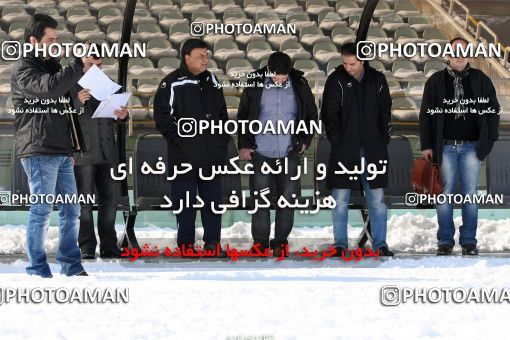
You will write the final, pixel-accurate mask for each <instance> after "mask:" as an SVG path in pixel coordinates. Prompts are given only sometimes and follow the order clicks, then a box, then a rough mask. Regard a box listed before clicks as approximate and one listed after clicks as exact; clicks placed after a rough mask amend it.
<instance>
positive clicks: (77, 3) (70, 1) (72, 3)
mask: <svg viewBox="0 0 510 340" xmlns="http://www.w3.org/2000/svg"><path fill="white" fill-rule="evenodd" d="M71 7H75V8H76V7H83V8H85V9H90V6H89V4H88V3H87V2H85V1H84V0H57V8H58V9H59V10H60V11H61V12H66V11H67V10H68V9H69V8H71Z"/></svg>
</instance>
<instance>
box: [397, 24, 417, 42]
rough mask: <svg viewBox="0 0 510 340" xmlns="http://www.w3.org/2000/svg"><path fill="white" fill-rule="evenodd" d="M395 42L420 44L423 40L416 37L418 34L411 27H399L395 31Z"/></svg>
mask: <svg viewBox="0 0 510 340" xmlns="http://www.w3.org/2000/svg"><path fill="white" fill-rule="evenodd" d="M394 38H395V42H396V43H400V44H405V43H420V42H423V39H421V38H419V37H418V34H417V33H416V31H415V30H413V29H412V28H411V27H400V28H397V29H396V30H395V35H394Z"/></svg>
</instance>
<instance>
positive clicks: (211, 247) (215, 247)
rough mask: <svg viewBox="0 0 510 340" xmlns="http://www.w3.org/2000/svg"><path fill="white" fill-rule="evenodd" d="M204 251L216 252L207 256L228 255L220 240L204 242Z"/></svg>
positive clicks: (221, 256) (222, 256)
mask: <svg viewBox="0 0 510 340" xmlns="http://www.w3.org/2000/svg"><path fill="white" fill-rule="evenodd" d="M202 249H203V250H204V252H209V253H210V252H212V251H213V252H214V256H205V257H220V258H224V257H227V253H226V252H225V251H224V250H223V249H221V244H220V243H219V242H211V243H206V244H204V248H202Z"/></svg>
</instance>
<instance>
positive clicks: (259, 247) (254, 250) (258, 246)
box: [250, 242, 271, 257]
mask: <svg viewBox="0 0 510 340" xmlns="http://www.w3.org/2000/svg"><path fill="white" fill-rule="evenodd" d="M268 249H271V248H270V247H269V243H266V242H255V243H253V246H252V247H251V248H250V253H251V254H253V256H254V257H263V255H260V254H265V253H266V250H268ZM259 253H260V254H259Z"/></svg>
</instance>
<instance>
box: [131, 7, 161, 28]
mask: <svg viewBox="0 0 510 340" xmlns="http://www.w3.org/2000/svg"><path fill="white" fill-rule="evenodd" d="M156 22H157V20H156V18H154V17H153V16H152V15H151V13H150V12H149V11H148V10H146V9H145V8H143V9H138V8H137V9H136V10H135V16H134V17H133V27H135V28H136V27H138V25H140V24H155V23H156Z"/></svg>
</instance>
